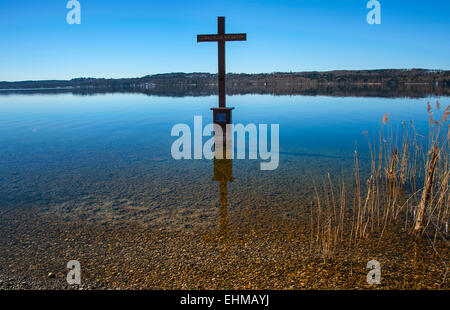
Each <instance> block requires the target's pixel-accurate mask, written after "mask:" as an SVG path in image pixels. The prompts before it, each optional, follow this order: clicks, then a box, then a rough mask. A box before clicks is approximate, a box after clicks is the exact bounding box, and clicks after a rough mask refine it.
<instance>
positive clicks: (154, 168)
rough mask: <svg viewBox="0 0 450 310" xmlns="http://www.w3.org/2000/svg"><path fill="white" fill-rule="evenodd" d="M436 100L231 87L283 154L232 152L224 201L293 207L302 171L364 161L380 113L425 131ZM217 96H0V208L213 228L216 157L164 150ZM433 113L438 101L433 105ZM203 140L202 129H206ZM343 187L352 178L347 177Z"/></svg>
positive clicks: (306, 181) (307, 179)
mask: <svg viewBox="0 0 450 310" xmlns="http://www.w3.org/2000/svg"><path fill="white" fill-rule="evenodd" d="M437 99H438V100H439V101H440V104H441V106H442V107H444V108H445V107H446V106H447V105H449V104H450V98H449V97H443V98H421V99H409V98H389V99H386V98H357V97H307V96H270V95H243V96H229V97H228V100H227V105H228V106H231V107H234V108H235V109H234V110H233V122H234V123H242V124H244V125H246V124H249V123H254V124H260V123H264V124H279V126H280V127H279V128H280V139H279V141H280V142H279V143H280V162H279V167H278V169H276V170H273V171H261V170H260V169H259V164H260V160H234V161H233V177H234V180H233V181H232V182H229V183H228V189H227V190H228V193H227V194H228V197H227V198H228V204H229V207H230V213H231V214H232V213H233V210H238V209H239V210H245V209H252V210H253V209H256V210H261V212H263V211H262V210H268V209H270V210H272V211H275V212H277V213H278V214H280V216H282V217H290V216H295V214H296V210H297V209H298V207H299V206H302V205H307V204H309V203H310V201H311V200H312V199H313V198H312V197H313V195H314V191H313V186H312V182H311V178H312V177H314V178H317V179H318V180H319V182H320V178H322V177H326V176H327V174H328V173H330V175H331V176H332V177H340V176H343V177H348V176H349V175H351V174H352V172H353V167H354V158H353V154H354V150H355V148H358V152H359V156H360V160H361V167H362V169H363V170H364V168H365V167H367V165H368V164H369V161H368V153H367V151H368V148H367V139H366V137H365V136H364V135H363V132H365V131H367V132H368V135H369V137H373V135H376V134H377V133H378V132H379V130H380V128H381V127H382V126H383V125H382V118H383V115H384V114H386V113H390V115H389V119H390V122H391V124H393V126H394V127H396V126H397V125H398V126H401V123H402V122H409V121H413V122H414V124H415V126H416V128H417V129H418V131H419V132H422V133H427V132H428V115H427V105H426V102H427V101H428V100H429V101H430V102H431V104H432V106H433V107H435V101H436V100H437ZM216 105H217V97H215V96H208V97H183V98H173V97H157V96H146V95H142V94H102V95H94V96H77V95H72V94H57V95H52V94H47V95H18V94H13V95H2V96H0V208H1V209H3V210H7V209H10V208H14V209H18V208H21V209H23V212H26V210H27V209H33V210H37V211H38V212H42V214H57V215H58V216H59V217H60V218H61V219H62V220H70V221H74V220H92V221H99V222H101V223H111V222H117V223H120V222H121V221H136V222H140V223H144V224H145V225H148V226H149V227H159V228H161V229H167V230H179V229H188V228H194V229H195V228H206V227H213V226H214V225H216V222H215V221H213V220H211V219H214V218H216V217H217V206H218V204H219V201H220V199H219V196H220V193H219V182H217V181H214V180H212V179H213V175H214V162H213V161H209V160H180V161H176V160H174V159H172V157H171V144H172V143H173V141H175V139H176V137H172V136H171V134H170V133H171V129H172V127H173V126H174V125H175V124H177V123H186V124H189V125H190V126H192V125H193V118H194V116H202V117H203V124H208V123H210V122H211V121H212V111H211V110H210V108H211V107H215V106H216ZM441 110H442V109H441ZM205 140H206V138H205ZM349 183H350V184H351V182H349Z"/></svg>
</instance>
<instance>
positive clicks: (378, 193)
mask: <svg viewBox="0 0 450 310" xmlns="http://www.w3.org/2000/svg"><path fill="white" fill-rule="evenodd" d="M427 113H428V117H429V120H430V126H429V133H428V136H424V135H420V134H419V133H418V132H417V130H416V128H415V126H414V124H413V123H412V122H410V123H408V124H406V123H403V124H401V126H396V127H394V125H392V124H391V122H390V121H389V118H388V116H389V114H385V115H384V116H383V118H382V120H381V129H380V133H379V135H378V136H376V137H373V140H371V138H369V136H368V133H367V132H364V133H363V134H364V135H365V136H366V137H367V142H368V146H369V150H370V162H371V165H370V173H369V174H368V175H367V176H365V177H362V176H361V175H360V167H359V165H360V164H359V159H358V151H357V150H355V153H354V174H353V179H354V180H353V182H354V184H353V187H352V189H353V190H352V191H351V192H349V191H348V190H346V187H345V183H344V178H342V180H340V181H339V182H338V186H336V185H334V184H333V182H332V178H331V177H330V175H328V177H327V178H325V179H324V180H323V182H322V184H320V185H318V184H316V183H315V181H313V182H314V189H315V193H316V200H317V206H316V208H313V209H312V211H311V220H310V225H311V238H312V244H313V246H314V247H315V249H316V250H318V251H319V252H320V253H321V254H322V255H323V256H324V257H328V256H330V255H332V254H333V249H335V248H336V247H337V246H338V245H341V244H346V245H350V246H357V245H358V244H359V242H360V241H362V240H363V239H366V238H368V237H376V238H378V239H379V240H381V239H382V238H383V236H384V234H385V232H386V230H387V229H390V228H392V227H393V226H394V225H398V223H399V222H400V221H401V222H404V228H405V229H407V230H408V231H409V232H410V233H411V236H415V237H416V238H424V235H425V236H426V237H428V238H429V239H430V240H431V242H432V244H433V242H435V241H436V239H440V240H443V241H444V242H446V243H447V242H448V241H447V236H448V222H449V206H450V193H449V176H450V158H449V154H450V147H449V146H450V145H449V144H450V143H449V141H450V132H449V128H450V124H449V115H450V106H448V107H447V108H446V109H445V110H444V111H442V110H440V103H439V102H437V103H436V107H435V108H433V107H432V106H431V105H430V103H427ZM440 114H442V116H441V117H440V120H436V118H437V117H439V115H440ZM349 198H350V199H349ZM430 236H431V238H430Z"/></svg>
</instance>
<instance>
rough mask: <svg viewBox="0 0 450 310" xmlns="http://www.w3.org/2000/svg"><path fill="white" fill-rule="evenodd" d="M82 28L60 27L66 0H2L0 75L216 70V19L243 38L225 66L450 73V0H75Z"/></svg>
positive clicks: (136, 74)
mask: <svg viewBox="0 0 450 310" xmlns="http://www.w3.org/2000/svg"><path fill="white" fill-rule="evenodd" d="M79 1H80V3H81V7H82V9H81V25H69V24H67V23H66V14H67V12H68V11H69V10H68V9H66V3H67V0H35V1H30V0H14V1H10V0H0V29H1V37H0V38H1V39H0V80H1V81H15V80H30V79H70V78H74V77H107V78H109V77H111V78H117V77H139V76H144V75H147V74H155V73H164V72H216V71H217V47H216V45H217V44H215V43H197V42H196V34H200V33H202V34H204V33H206V34H207V33H215V32H216V31H217V24H216V23H217V16H222V15H223V16H226V31H227V32H246V33H247V34H248V41H247V42H231V43H227V71H228V72H246V73H256V72H274V71H311V70H320V71H322V70H334V69H377V68H413V67H415V68H430V69H450V57H449V55H450V35H449V33H450V31H449V30H450V1H448V0H428V1H422V0H421V1H419V0H379V1H380V3H381V13H382V20H381V25H368V24H367V22H366V15H367V13H368V11H369V10H368V9H366V4H367V0H296V1H287V0H274V1H267V0H245V1H234V0H220V1H214V0H208V1H190V0H182V1H178V0H177V1H170V0H167V1H161V0H159V1H154V0H145V1H144V0H143V1H141V0H120V1H119V0H79Z"/></svg>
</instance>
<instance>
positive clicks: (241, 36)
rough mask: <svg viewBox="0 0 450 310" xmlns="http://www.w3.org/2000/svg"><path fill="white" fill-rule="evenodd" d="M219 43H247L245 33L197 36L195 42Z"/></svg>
mask: <svg viewBox="0 0 450 310" xmlns="http://www.w3.org/2000/svg"><path fill="white" fill-rule="evenodd" d="M216 41H217V42H219V41H247V34H246V33H229V34H199V35H197V42H216Z"/></svg>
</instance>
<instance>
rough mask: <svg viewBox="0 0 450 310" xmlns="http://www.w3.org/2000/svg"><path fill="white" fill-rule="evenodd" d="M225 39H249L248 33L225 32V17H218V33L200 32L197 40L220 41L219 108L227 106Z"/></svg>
mask: <svg viewBox="0 0 450 310" xmlns="http://www.w3.org/2000/svg"><path fill="white" fill-rule="evenodd" d="M225 41H247V34H246V33H232V34H225V17H223V16H219V17H217V34H199V35H197V42H218V48H219V49H218V53H219V72H218V73H219V108H225V107H226V104H225Z"/></svg>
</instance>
